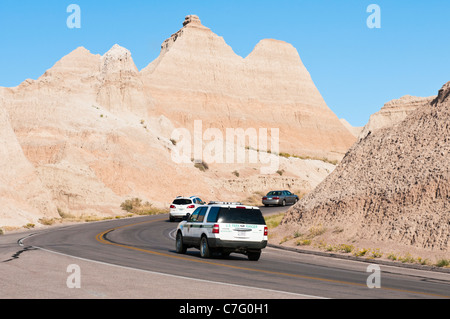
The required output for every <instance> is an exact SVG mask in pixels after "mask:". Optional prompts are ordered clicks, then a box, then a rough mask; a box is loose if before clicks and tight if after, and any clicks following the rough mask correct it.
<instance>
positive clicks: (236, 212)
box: [217, 208, 266, 225]
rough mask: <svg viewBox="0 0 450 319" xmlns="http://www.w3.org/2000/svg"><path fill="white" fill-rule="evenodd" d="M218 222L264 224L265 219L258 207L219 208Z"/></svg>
mask: <svg viewBox="0 0 450 319" xmlns="http://www.w3.org/2000/svg"><path fill="white" fill-rule="evenodd" d="M217 222H218V223H230V224H251V225H265V224H266V221H265V220H264V217H263V216H262V213H261V211H260V210H259V209H242V208H221V209H220V211H219V214H218V219H217Z"/></svg>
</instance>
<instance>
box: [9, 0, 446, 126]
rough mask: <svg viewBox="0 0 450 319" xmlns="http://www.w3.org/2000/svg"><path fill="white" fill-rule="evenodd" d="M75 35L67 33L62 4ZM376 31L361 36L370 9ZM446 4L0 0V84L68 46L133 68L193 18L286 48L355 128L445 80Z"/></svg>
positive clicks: (243, 48)
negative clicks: (74, 20) (118, 48)
mask: <svg viewBox="0 0 450 319" xmlns="http://www.w3.org/2000/svg"><path fill="white" fill-rule="evenodd" d="M72 3H74V4H78V5H79V6H80V8H81V29H69V28H68V27H67V25H66V20H67V18H68V16H69V15H70V14H69V13H67V12H66V9H67V7H68V6H69V4H72ZM372 3H374V4H377V5H379V7H380V8H381V28H380V29H369V28H368V27H367V24H366V20H367V18H368V17H369V15H370V13H367V12H366V9H367V7H368V6H369V5H370V4H372ZM449 12H450V1H448V0H430V1H414V0H395V1H394V0H371V1H365V0H278V1H265V0H259V1H251V0H247V1H245V0H241V1H236V0H227V1H224V0H223V1H215V0H208V1H205V0H203V1H200V0H196V1H189V0H183V1H151V0H128V1H118V0H108V1H106V0H105V1H103V0H95V1H92V0H91V1H85V0H71V1H65V0H47V1H37V0H0V30H1V31H0V43H1V50H0V70H1V72H0V86H5V87H12V86H16V85H18V84H20V83H21V82H22V81H24V80H25V79H27V78H31V79H37V78H38V77H39V76H41V75H42V74H43V73H44V72H45V71H46V70H47V69H49V68H50V67H52V66H53V65H54V63H55V62H56V61H58V60H59V59H60V58H61V57H63V56H64V55H66V54H68V53H70V52H71V51H72V50H74V49H75V48H77V47H78V46H84V47H86V48H87V49H88V50H90V51H91V52H92V53H98V54H104V53H105V52H106V51H108V50H109V49H110V48H111V47H112V46H113V45H114V44H116V43H118V44H120V45H122V46H124V47H126V48H127V49H129V50H130V51H131V52H132V55H133V59H134V61H135V63H136V65H137V67H138V68H139V69H142V68H144V67H145V66H147V65H148V64H149V63H150V62H151V61H152V60H154V59H155V58H156V57H157V56H158V54H159V50H160V45H161V43H162V42H163V41H164V40H165V39H166V38H168V37H170V35H171V34H172V33H174V32H176V31H177V30H179V29H180V27H181V26H182V22H183V20H184V17H185V16H186V15H188V14H197V15H198V16H199V17H200V19H201V20H202V22H203V24H204V25H205V26H207V27H209V28H211V29H212V30H213V32H215V33H216V34H218V35H220V36H223V37H224V39H225V41H226V42H227V43H228V44H229V45H230V46H231V47H232V48H233V49H234V51H235V52H236V53H237V54H239V55H241V56H244V57H245V56H247V55H248V54H249V53H250V52H251V51H252V49H253V48H254V46H255V45H256V44H257V43H258V42H259V41H260V40H261V39H265V38H274V39H278V40H284V41H286V42H289V43H291V44H292V45H294V47H296V48H297V50H298V52H299V54H300V57H301V58H302V60H303V63H304V64H305V66H306V67H307V69H308V70H309V72H310V73H311V76H312V78H313V80H314V82H315V84H316V86H317V87H318V89H319V91H320V92H321V94H322V96H323V97H324V99H325V101H326V102H327V104H328V106H329V107H330V108H331V109H332V110H333V111H334V112H335V113H336V114H337V115H338V116H339V117H340V118H346V119H347V120H348V121H349V122H350V123H351V124H352V125H354V126H363V125H365V124H366V122H367V121H368V119H369V116H370V115H371V114H372V113H375V112H377V111H378V110H379V109H380V108H381V107H382V106H383V104H384V103H385V102H387V101H389V100H391V99H395V98H399V97H401V96H403V95H406V94H410V95H417V96H430V95H435V94H437V91H438V90H439V89H440V88H441V86H442V85H443V84H444V83H446V82H447V81H450V54H449V53H450V41H449V34H450V19H448V14H449Z"/></svg>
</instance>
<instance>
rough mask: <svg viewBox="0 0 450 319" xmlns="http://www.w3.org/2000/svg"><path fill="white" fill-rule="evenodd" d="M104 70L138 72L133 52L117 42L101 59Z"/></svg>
mask: <svg viewBox="0 0 450 319" xmlns="http://www.w3.org/2000/svg"><path fill="white" fill-rule="evenodd" d="M101 64H102V72H108V71H134V72H138V69H137V67H136V65H135V64H134V61H133V58H132V57H131V52H130V51H129V50H128V49H126V48H124V47H121V46H120V45H118V44H115V45H114V46H113V47H112V48H111V49H110V50H109V51H108V52H106V53H105V54H104V55H103V56H102V59H101Z"/></svg>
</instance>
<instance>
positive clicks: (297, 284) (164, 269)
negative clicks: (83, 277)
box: [21, 209, 450, 298]
mask: <svg viewBox="0 0 450 319" xmlns="http://www.w3.org/2000/svg"><path fill="white" fill-rule="evenodd" d="M276 211H277V210H276V209H269V210H265V213H267V212H272V213H273V212H276ZM175 228H176V223H170V222H168V217H167V216H151V217H142V218H133V219H121V220H113V221H108V222H97V223H90V224H83V225H75V226H68V227H62V228H59V229H53V230H47V231H43V232H37V233H33V234H32V235H31V236H28V237H25V238H24V239H22V240H21V244H22V245H23V246H24V247H34V248H40V249H41V250H45V251H51V252H56V253H59V254H64V255H66V256H74V257H77V258H82V259H84V260H91V261H96V262H101V263H102V264H108V265H116V266H121V267H124V268H123V269H139V270H144V271H150V272H153V273H155V274H166V275H172V276H177V277H178V278H180V279H182V278H189V279H195V280H198V281H201V282H202V283H204V284H205V285H206V288H205V287H203V288H202V289H206V290H207V289H211V291H214V290H216V289H217V283H220V284H227V285H229V286H230V287H240V288H243V287H245V288H252V289H254V288H256V289H258V290H259V291H260V292H261V293H262V296H267V298H278V297H279V296H280V295H281V294H285V295H286V296H289V297H290V298H448V296H450V275H449V274H442V273H432V272H427V271H421V270H412V269H404V268H398V267H391V266H381V288H380V289H369V288H368V287H367V284H366V281H367V278H368V276H369V275H370V274H371V273H368V272H367V267H368V263H364V262H355V261H348V260H340V259H334V258H329V257H321V256H314V255H304V254H300V253H295V252H289V251H284V250H279V249H275V248H267V249H265V250H264V251H263V254H262V257H261V259H260V261H258V262H250V261H249V260H248V259H247V257H246V256H243V255H238V254H232V255H230V256H229V257H227V258H222V257H216V258H213V259H208V260H205V259H202V258H200V256H199V252H198V251H196V250H188V253H187V255H178V254H176V253H175V251H174V247H175V246H174V238H173V231H174V229H175ZM118 269H121V268H118ZM118 271H120V270H118ZM178 288H179V287H173V289H178ZM181 296H183V293H182V292H181ZM260 296H261V295H260ZM183 297H186V298H190V297H191V298H192V297H193V296H192V295H186V296H183Z"/></svg>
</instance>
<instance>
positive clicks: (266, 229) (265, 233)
mask: <svg viewBox="0 0 450 319" xmlns="http://www.w3.org/2000/svg"><path fill="white" fill-rule="evenodd" d="M268 233H269V229H268V228H267V226H265V227H264V236H267V234H268Z"/></svg>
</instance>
